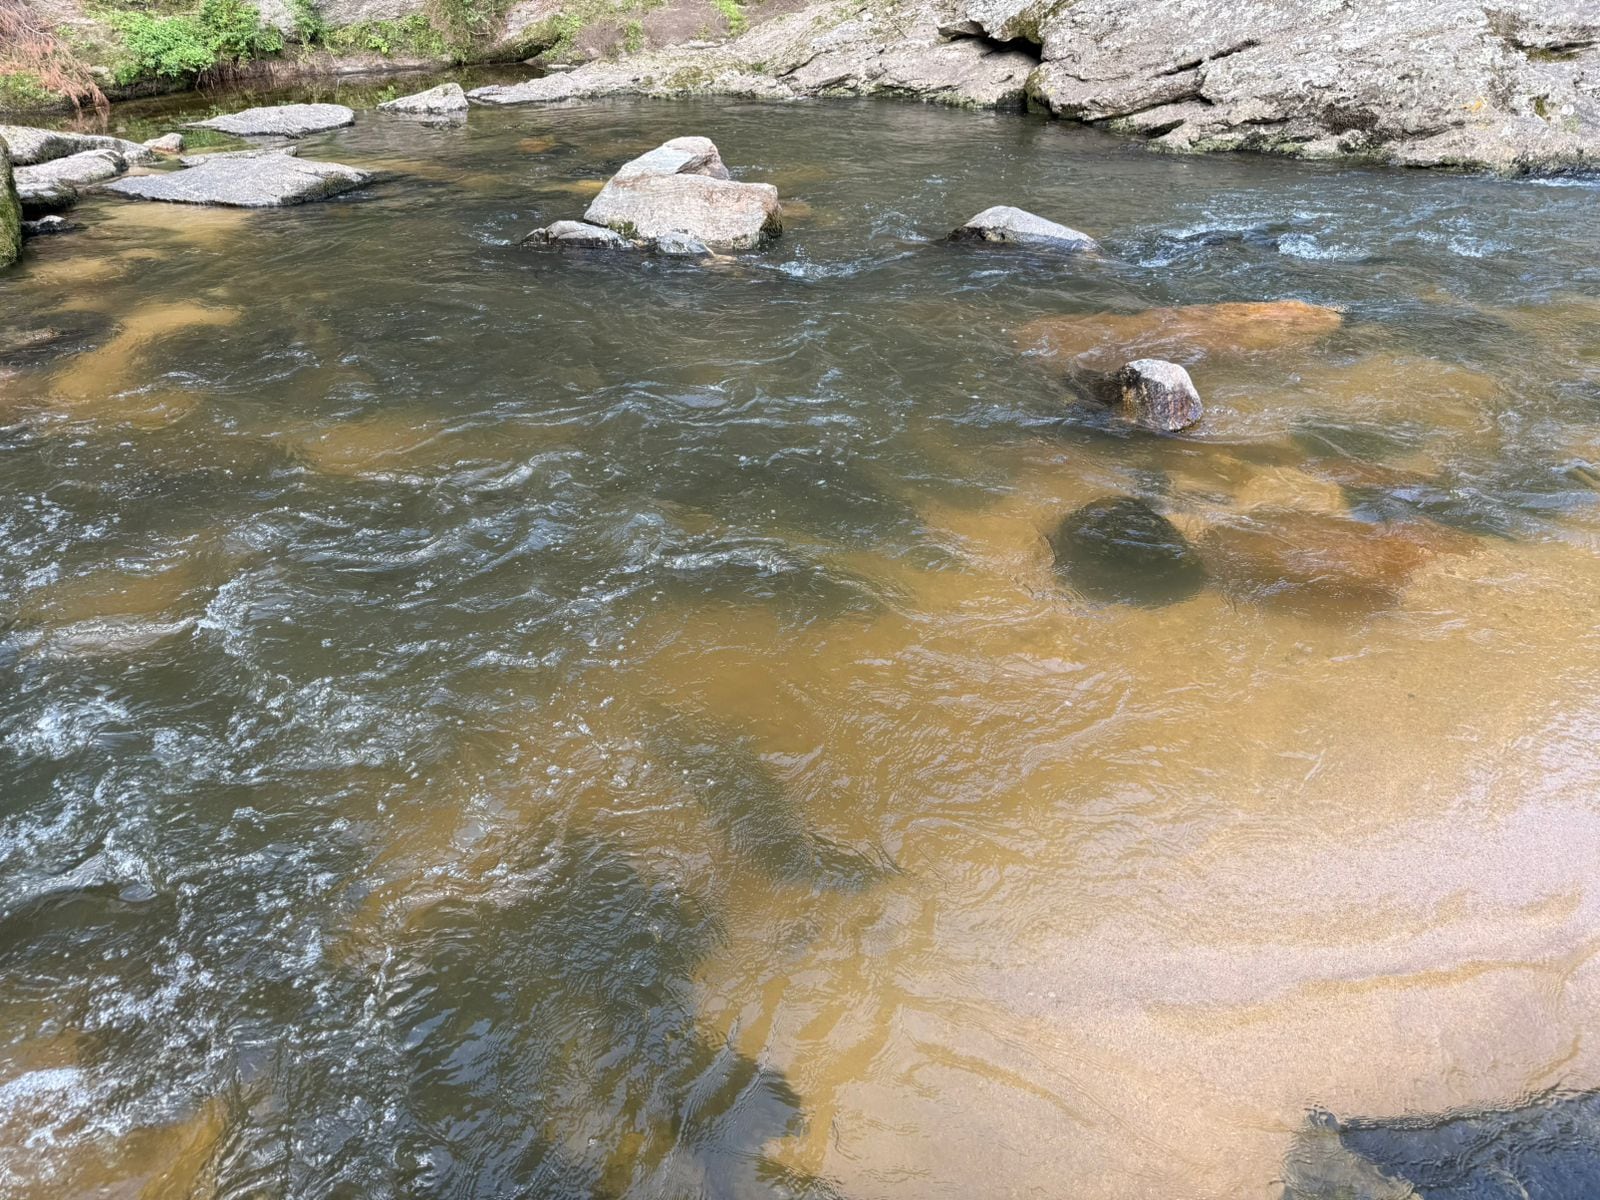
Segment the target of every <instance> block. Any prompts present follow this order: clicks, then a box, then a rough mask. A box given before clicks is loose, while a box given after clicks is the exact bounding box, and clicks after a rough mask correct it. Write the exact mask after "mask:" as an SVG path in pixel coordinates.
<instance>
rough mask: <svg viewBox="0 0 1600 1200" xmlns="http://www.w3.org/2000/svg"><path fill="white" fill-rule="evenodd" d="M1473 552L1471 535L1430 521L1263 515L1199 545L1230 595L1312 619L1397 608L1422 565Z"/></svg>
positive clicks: (1215, 530)
mask: <svg viewBox="0 0 1600 1200" xmlns="http://www.w3.org/2000/svg"><path fill="white" fill-rule="evenodd" d="M1471 546H1472V538H1471V537H1470V536H1469V535H1467V534H1463V533H1459V532H1457V531H1455V530H1451V529H1447V528H1445V527H1443V526H1440V525H1435V524H1433V523H1432V522H1427V521H1405V522H1400V521H1396V522H1388V523H1376V522H1367V521H1358V520H1355V519H1353V518H1350V517H1345V516H1339V515H1329V514H1321V513H1307V512H1297V511H1288V510H1283V511H1273V510H1265V511H1264V510H1261V509H1254V510H1252V511H1250V512H1249V513H1247V514H1244V515H1242V516H1239V517H1237V518H1235V519H1233V520H1232V521H1230V522H1229V523H1227V524H1223V525H1216V526H1213V527H1212V528H1211V529H1209V530H1207V531H1206V533H1205V536H1204V537H1202V538H1201V539H1200V542H1199V550H1200V554H1201V556H1202V558H1203V559H1204V560H1205V563H1206V567H1207V569H1208V570H1209V571H1210V573H1211V575H1212V577H1213V578H1215V579H1216V580H1217V582H1218V584H1219V585H1220V586H1221V587H1222V589H1223V590H1224V591H1225V592H1227V593H1228V595H1229V596H1231V597H1233V598H1234V599H1236V600H1243V601H1251V602H1255V603H1262V604H1270V605H1273V606H1275V607H1282V608H1287V609H1290V610H1293V611H1299V612H1312V613H1314V612H1328V613H1364V612H1375V611H1378V610H1380V609H1383V608H1389V607H1393V606H1394V605H1395V604H1397V603H1398V602H1399V600H1400V596H1401V592H1402V591H1403V589H1404V588H1405V585H1406V583H1407V582H1408V581H1409V580H1410V578H1411V576H1412V574H1413V573H1414V572H1415V571H1416V570H1417V569H1418V568H1419V567H1421V566H1422V565H1423V564H1424V563H1426V562H1428V561H1429V560H1431V559H1432V558H1434V557H1435V556H1436V555H1438V554H1440V553H1465V552H1466V551H1467V550H1469V549H1470V548H1471Z"/></svg>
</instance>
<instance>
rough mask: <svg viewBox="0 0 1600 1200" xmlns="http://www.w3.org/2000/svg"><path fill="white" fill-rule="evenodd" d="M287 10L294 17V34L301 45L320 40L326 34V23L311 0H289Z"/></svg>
mask: <svg viewBox="0 0 1600 1200" xmlns="http://www.w3.org/2000/svg"><path fill="white" fill-rule="evenodd" d="M289 12H290V13H291V14H292V15H293V17H294V32H295V36H296V37H298V38H299V39H300V42H301V44H302V45H305V46H309V45H311V44H312V43H314V42H320V41H321V40H322V39H323V38H324V37H326V36H327V34H328V23H327V22H326V21H324V20H323V19H322V14H321V13H319V12H318V11H317V6H316V4H315V3H313V0H289Z"/></svg>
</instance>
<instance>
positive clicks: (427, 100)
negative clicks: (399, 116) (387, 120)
mask: <svg viewBox="0 0 1600 1200" xmlns="http://www.w3.org/2000/svg"><path fill="white" fill-rule="evenodd" d="M467 107H468V105H467V93H466V92H464V91H462V90H461V85H460V84H459V83H441V84H440V85H439V86H438V87H436V88H429V89H428V90H427V91H425V92H417V93H415V94H414V95H410V96H401V97H399V98H398V99H396V100H385V101H384V102H383V103H382V104H380V105H378V108H379V109H380V110H382V111H383V112H392V113H405V114H407V115H408V116H418V117H448V116H459V115H460V114H462V113H464V112H466V111H467Z"/></svg>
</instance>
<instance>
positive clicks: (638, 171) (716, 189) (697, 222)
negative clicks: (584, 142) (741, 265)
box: [583, 138, 783, 250]
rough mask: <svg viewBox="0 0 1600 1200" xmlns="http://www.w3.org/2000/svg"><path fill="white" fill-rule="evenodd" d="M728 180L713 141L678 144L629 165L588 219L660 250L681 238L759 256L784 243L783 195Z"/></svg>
mask: <svg viewBox="0 0 1600 1200" xmlns="http://www.w3.org/2000/svg"><path fill="white" fill-rule="evenodd" d="M726 176H727V168H726V167H725V166H724V165H723V163H722V156H721V155H720V154H719V153H718V152H717V148H716V146H714V145H712V143H711V142H710V141H708V140H707V139H705V138H674V139H673V140H672V141H670V142H667V143H665V144H663V145H661V146H658V147H656V149H654V150H652V151H650V152H649V153H648V154H643V155H640V156H639V157H638V158H636V159H634V160H632V161H631V162H629V163H627V164H625V165H624V166H623V167H622V169H621V170H619V171H618V172H617V173H616V175H614V176H613V177H612V178H611V181H610V182H609V183H607V184H606V185H605V187H603V188H602V189H601V190H600V194H599V195H597V196H596V197H595V198H594V200H593V202H591V203H590V205H589V208H588V211H587V212H585V213H584V214H583V219H584V220H585V221H587V222H588V223H589V224H591V225H604V226H606V227H607V228H609V229H613V230H615V231H616V232H618V233H620V234H622V235H623V236H624V237H627V238H632V239H636V240H639V241H642V242H645V243H646V244H648V245H652V246H654V245H656V244H657V242H658V241H659V239H661V238H662V237H665V236H668V235H681V236H682V237H687V238H691V239H693V240H694V241H696V242H699V243H701V244H702V245H703V246H705V247H706V248H707V249H709V250H754V249H755V248H756V247H758V246H760V245H762V244H763V243H765V242H766V241H768V240H769V239H771V238H774V237H777V236H778V234H780V233H781V232H782V231H783V222H782V218H781V216H780V214H781V211H782V210H781V208H780V206H779V204H778V189H777V188H775V187H773V186H772V185H771V184H766V183H736V182H734V181H733V180H730V179H728V178H727V177H726ZM669 244H674V245H676V244H677V243H676V242H672V243H669Z"/></svg>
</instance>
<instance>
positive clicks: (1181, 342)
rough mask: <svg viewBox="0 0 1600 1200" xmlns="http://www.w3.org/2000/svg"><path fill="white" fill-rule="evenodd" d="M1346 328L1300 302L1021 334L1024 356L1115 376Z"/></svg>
mask: <svg viewBox="0 0 1600 1200" xmlns="http://www.w3.org/2000/svg"><path fill="white" fill-rule="evenodd" d="M1343 321H1344V314H1343V313H1341V312H1339V311H1338V310H1337V309H1333V308H1324V307H1322V306H1321V305H1317V304H1306V303H1305V302H1303V301H1300V300H1274V301H1268V302H1265V303H1247V304H1194V305H1188V306H1185V307H1183V308H1151V309H1146V310H1145V311H1144V312H1138V313H1089V314H1085V315H1082V316H1070V317H1041V318H1039V319H1038V320H1036V321H1030V322H1029V323H1028V324H1026V325H1024V326H1023V327H1022V328H1021V329H1020V330H1018V332H1017V342H1018V344H1019V345H1020V346H1022V347H1023V349H1025V350H1028V351H1031V352H1034V353H1038V354H1043V355H1046V356H1048V357H1050V358H1053V359H1056V360H1058V361H1059V362H1060V363H1061V364H1062V365H1063V366H1065V367H1067V368H1068V369H1072V370H1080V371H1089V372H1102V373H1104V372H1113V371H1118V370H1120V369H1121V368H1122V366H1123V364H1124V363H1127V362H1129V361H1131V360H1133V359H1137V358H1163V359H1168V360H1171V361H1173V362H1177V363H1180V364H1193V363H1196V362H1200V361H1202V360H1204V359H1207V358H1213V357H1226V356H1233V355H1244V354H1252V353H1256V352H1259V351H1267V350H1280V349H1283V348H1285V347H1289V346H1301V345H1308V344H1310V343H1312V342H1316V341H1318V340H1320V339H1321V338H1324V337H1327V336H1328V335H1329V334H1330V333H1332V332H1334V330H1336V329H1338V328H1339V326H1340V325H1341V324H1342V323H1343Z"/></svg>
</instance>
